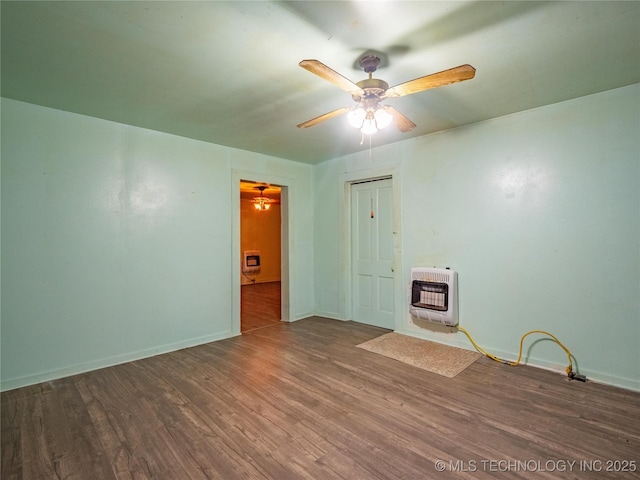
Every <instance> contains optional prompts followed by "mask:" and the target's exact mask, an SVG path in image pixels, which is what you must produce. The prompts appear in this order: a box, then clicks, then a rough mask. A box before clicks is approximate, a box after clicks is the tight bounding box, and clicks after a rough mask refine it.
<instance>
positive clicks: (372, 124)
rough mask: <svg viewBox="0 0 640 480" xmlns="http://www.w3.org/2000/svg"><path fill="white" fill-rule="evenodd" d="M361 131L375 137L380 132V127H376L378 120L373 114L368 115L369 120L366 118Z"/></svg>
mask: <svg viewBox="0 0 640 480" xmlns="http://www.w3.org/2000/svg"><path fill="white" fill-rule="evenodd" d="M360 131H361V132H362V133H364V134H365V135H373V134H374V133H376V132H377V131H378V127H377V126H376V119H375V118H374V117H373V115H372V114H371V113H369V114H367V118H365V119H364V122H362V128H361V129H360Z"/></svg>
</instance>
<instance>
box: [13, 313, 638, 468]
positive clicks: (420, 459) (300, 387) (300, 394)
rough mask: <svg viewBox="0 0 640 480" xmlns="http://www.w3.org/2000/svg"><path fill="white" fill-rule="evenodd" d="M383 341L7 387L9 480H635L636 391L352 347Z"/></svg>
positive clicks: (308, 340) (247, 339)
mask: <svg viewBox="0 0 640 480" xmlns="http://www.w3.org/2000/svg"><path fill="white" fill-rule="evenodd" d="M386 332H387V331H386V330H383V329H380V328H376V327H371V326H367V325H361V324H357V323H353V322H339V321H333V320H328V319H323V318H319V317H312V318H309V319H305V320H300V321H298V322H294V323H279V324H277V325H274V326H272V327H269V328H261V329H257V330H253V331H251V332H249V333H247V334H245V335H242V336H239V337H235V338H231V339H227V340H222V341H218V342H213V343H209V344H207V345H202V346H198V347H194V348H189V349H185V350H181V351H178V352H173V353H169V354H165V355H160V356H157V357H153V358H149V359H145V360H140V361H136V362H131V363H127V364H123V365H118V366H115V367H111V368H105V369H102V370H98V371H94V372H89V373H85V374H81V375H76V376H73V377H68V378H65V379H60V380H56V381H52V382H47V383H43V384H39V385H34V386H30V387H25V388H21V389H17V390H13V391H9V392H4V393H3V394H2V467H1V468H2V471H1V477H2V479H3V480H10V479H11V480H14V479H16V480H17V479H25V480H40V479H79V480H90V479H97V480H101V479H104V480H113V479H162V480H172V479H176V480H185V479H198V480H200V479H224V480H235V479H243V480H244V479H275V480H287V479H314V480H322V479H345V480H354V479H363V480H365V479H366V480H370V479H404V480H413V479H415V480H418V479H420V480H422V479H464V478H504V479H513V478H523V479H524V478H527V479H551V478H553V479H557V478H567V479H569V478H571V479H596V478H597V479H601V478H638V472H637V471H636V472H620V471H616V470H621V469H626V470H632V469H635V470H637V469H638V462H639V461H640V458H639V457H640V394H638V393H634V392H630V391H626V390H622V389H617V388H614V387H609V386H604V385H599V384H596V383H590V382H588V383H580V382H576V381H568V380H567V379H566V378H565V377H564V376H562V375H559V374H556V373H552V372H548V371H545V370H540V369H535V368H530V367H509V366H506V365H502V364H498V363H495V362H492V361H491V360H488V359H486V358H482V359H480V360H478V361H477V362H475V363H474V364H472V365H471V366H470V367H468V368H467V369H466V370H464V371H463V372H462V373H460V374H459V375H457V376H456V377H455V378H453V379H449V378H445V377H442V376H439V375H436V374H431V373H429V372H425V371H424V370H420V369H417V368H414V367H411V366H408V365H405V364H402V363H399V362H397V361H395V360H391V359H388V358H385V357H382V356H380V355H376V354H374V353H371V352H367V351H365V350H362V349H359V348H356V345H358V344H360V343H362V342H364V341H367V340H370V339H371V338H374V337H376V336H379V335H381V334H384V333H386ZM439 460H442V461H443V462H444V463H443V464H440V463H437V462H438V461H439ZM571 462H575V463H573V464H572V463H571ZM607 462H610V463H607ZM616 462H617V463H616ZM631 462H635V463H631ZM441 465H442V466H443V467H444V469H443V471H442V472H440V471H438V467H440V468H442V467H441ZM607 469H609V470H613V471H607Z"/></svg>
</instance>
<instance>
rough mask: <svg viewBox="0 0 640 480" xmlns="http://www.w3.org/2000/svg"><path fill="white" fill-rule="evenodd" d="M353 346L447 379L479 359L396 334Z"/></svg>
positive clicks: (472, 355)
mask: <svg viewBox="0 0 640 480" xmlns="http://www.w3.org/2000/svg"><path fill="white" fill-rule="evenodd" d="M357 347H358V348H362V349H364V350H368V351H370V352H373V353H377V354H379V355H383V356H385V357H389V358H393V359H394V360H398V361H400V362H403V363H406V364H408V365H413V366H414V367H418V368H421V369H423V370H427V371H429V372H432V373H437V374H438V375H443V376H445V377H448V378H453V377H455V376H456V375H457V374H459V373H460V372H461V371H463V370H464V369H465V368H467V367H468V366H469V365H471V364H472V363H473V362H475V361H476V360H477V359H478V358H480V357H481V356H482V355H481V354H480V353H478V352H475V351H472V350H465V349H463V348H458V347H450V346H448V345H443V344H441V343H436V342H430V341H429V340H422V339H420V338H415V337H410V336H408V335H401V334H399V333H387V334H385V335H382V336H380V337H376V338H374V339H373V340H369V341H368V342H364V343H361V344H360V345H357Z"/></svg>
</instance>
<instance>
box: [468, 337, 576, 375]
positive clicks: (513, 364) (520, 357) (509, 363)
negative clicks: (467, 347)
mask: <svg viewBox="0 0 640 480" xmlns="http://www.w3.org/2000/svg"><path fill="white" fill-rule="evenodd" d="M456 328H457V329H458V331H460V332H462V333H464V334H465V335H466V336H467V338H468V339H469V341H470V342H471V344H472V345H473V346H474V347H475V349H476V350H478V351H479V352H480V353H482V354H483V355H485V356H486V357H489V358H490V359H491V360H494V361H496V362H499V363H504V364H505V365H511V366H513V367H515V366H517V365H520V360H521V359H522V345H523V344H524V339H525V338H526V337H527V336H528V335H531V334H532V333H540V334H543V335H547V336H549V337H551V339H552V340H553V341H554V342H556V343H557V344H558V345H560V347H561V348H562V349H563V350H564V351H565V352H566V354H567V357H568V359H569V365H568V366H567V368H566V372H567V377H569V379H570V380H580V381H581V382H586V381H587V377H585V376H584V375H580V374H578V373H575V372H574V371H573V361H572V360H571V352H570V351H569V349H568V348H567V347H565V346H564V344H563V343H562V342H561V341H560V340H558V339H557V338H556V337H555V336H554V335H552V334H550V333H549V332H545V331H544V330H531V331H530V332H527V333H525V334H524V335H523V336H522V338H521V339H520V353H519V354H518V360H516V361H515V362H511V361H509V360H503V359H502V358H499V357H496V356H495V355H492V354H491V353H489V352H487V351H485V350H484V349H483V348H482V347H480V345H478V344H477V343H476V342H475V340H473V338H472V337H471V334H470V333H469V332H467V330H465V329H464V328H463V327H460V326H457V327H456Z"/></svg>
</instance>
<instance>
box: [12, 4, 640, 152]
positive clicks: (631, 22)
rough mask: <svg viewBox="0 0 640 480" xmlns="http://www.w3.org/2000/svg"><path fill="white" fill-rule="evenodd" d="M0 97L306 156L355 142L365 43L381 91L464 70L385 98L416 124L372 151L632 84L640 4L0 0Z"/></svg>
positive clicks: (638, 76)
mask: <svg viewBox="0 0 640 480" xmlns="http://www.w3.org/2000/svg"><path fill="white" fill-rule="evenodd" d="M1 8H2V11H1V15H2V96H4V97H7V98H12V99H16V100H21V101H25V102H30V103H35V104H39V105H44V106H48V107H53V108H58V109H61V110H67V111H71V112H76V113H80V114H85V115H90V116H95V117H99V118H104V119H108V120H113V121H116V122H121V123H125V124H130V125H136V126H140V127H145V128H150V129H154V130H159V131H162V132H168V133H173V134H176V135H181V136H185V137H189V138H195V139H199V140H204V141H207V142H213V143H217V144H221V145H227V146H230V147H236V148H241V149H245V150H250V151H255V152H261V153H265V154H268V155H273V156H276V157H282V158H286V159H290V160H295V161H300V162H306V163H310V164H314V163H318V162H320V161H323V160H326V159H330V158H333V157H336V156H340V155H344V154H347V153H351V152H354V151H358V150H362V149H367V148H368V147H369V142H368V141H365V142H364V144H361V137H360V133H359V132H358V131H357V130H355V129H353V128H351V127H349V126H348V125H347V123H346V118H345V116H341V117H337V118H333V119H331V120H328V121H326V122H324V123H322V124H320V125H317V126H314V127H311V128H308V129H298V128H296V125H297V124H298V123H301V122H303V121H306V120H309V119H311V118H313V117H316V116H318V115H320V114H323V113H326V112H328V111H330V110H333V109H336V108H339V107H343V106H350V105H351V104H352V103H353V101H352V99H351V98H350V96H349V95H348V94H347V93H346V92H344V91H342V90H340V89H339V88H337V87H335V86H334V85H332V84H330V83H328V82H326V81H324V80H322V79H321V78H319V77H317V76H315V75H313V74H311V73H309V72H307V71H306V70H303V69H302V68H300V67H298V62H299V61H300V60H303V59H312V58H313V59H318V60H320V61H321V62H323V63H325V64H327V65H328V66H329V67H331V68H333V69H334V70H336V71H338V72H340V73H341V74H343V75H344V76H346V77H347V78H349V79H351V80H352V81H354V82H356V81H359V80H362V79H363V78H366V75H365V74H364V72H362V71H361V70H359V67H358V66H357V61H358V59H359V58H360V57H361V56H362V55H363V54H364V53H365V52H367V51H371V50H373V51H376V52H379V53H380V55H381V58H382V60H383V64H382V66H381V68H380V69H379V70H378V71H377V72H376V74H375V75H374V76H375V77H377V78H381V79H383V80H385V81H387V82H388V83H389V84H390V85H395V84H398V83H402V82H405V81H407V80H411V79H414V78H416V77H421V76H423V75H427V74H430V73H435V72H438V71H441V70H445V69H448V68H451V67H454V66H458V65H461V64H465V63H468V64H471V65H473V66H474V67H475V68H476V69H477V72H476V77H475V78H474V79H473V80H469V81H466V82H461V83H457V84H454V85H449V86H446V87H441V88H438V89H434V90H428V91H425V92H421V93H417V94H413V95H409V96H406V97H401V98H396V99H390V100H388V101H387V103H388V104H391V105H393V106H394V107H396V108H397V109H398V110H400V111H401V112H402V113H404V114H405V115H406V116H408V117H409V118H410V119H411V120H413V121H414V122H415V123H416V124H417V128H416V129H415V130H413V131H412V132H410V133H400V132H399V131H398V130H397V129H395V128H394V127H393V126H391V127H388V128H387V129H385V130H383V131H381V132H379V133H378V134H376V135H375V136H374V137H373V139H372V145H373V146H377V145H381V144H384V143H391V142H396V141H399V140H403V139H407V138H410V137H413V136H419V135H425V134H428V133H432V132H436V131H440V130H445V129H450V128H453V127H456V126H459V125H465V124H469V123H473V122H478V121H481V120H485V119H488V118H493V117H498V116H502V115H505V114H509V113H512V112H517V111H522V110H526V109H529V108H533V107H537V106H541V105H546V104H550V103H555V102H559V101H563V100H567V99H571V98H575V97H580V96H583V95H588V94H592V93H596V92H600V91H604V90H609V89H612V88H617V87H621V86H625V85H629V84H633V83H638V82H640V2H638V1H625V2H613V1H603V2H576V1H573V2H516V1H503V2H493V1H472V2H462V1H461V2H458V1H455V2H452V1H448V2H429V1H408V2H404V1H375V2H373V1H338V2H324V1H318V2H314V1H305V2H272V1H258V2H249V1H233V2H220V1H216V2H213V1H209V2H177V1H176V2H144V1H139V2H127V1H120V2H7V1H2V4H1Z"/></svg>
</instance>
